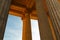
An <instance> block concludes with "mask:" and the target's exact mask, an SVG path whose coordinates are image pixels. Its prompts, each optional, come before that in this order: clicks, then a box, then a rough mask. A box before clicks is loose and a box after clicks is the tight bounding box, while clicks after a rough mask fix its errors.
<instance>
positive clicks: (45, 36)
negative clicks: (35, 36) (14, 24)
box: [0, 0, 60, 40]
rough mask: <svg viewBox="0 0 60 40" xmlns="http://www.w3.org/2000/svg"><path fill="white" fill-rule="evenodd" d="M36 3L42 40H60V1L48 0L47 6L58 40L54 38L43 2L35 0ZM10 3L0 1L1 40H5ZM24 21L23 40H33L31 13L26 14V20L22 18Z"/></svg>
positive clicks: (9, 0) (6, 0)
mask: <svg viewBox="0 0 60 40" xmlns="http://www.w3.org/2000/svg"><path fill="white" fill-rule="evenodd" d="M35 1H36V10H37V16H38V23H39V32H40V35H41V40H59V39H60V16H59V15H60V6H59V3H58V1H57V0H46V5H47V7H48V11H49V13H48V14H49V16H50V19H51V22H52V27H53V29H54V31H53V32H54V33H55V37H56V39H54V37H53V34H52V30H51V28H50V24H49V20H48V16H47V14H46V12H45V10H44V6H43V2H42V0H35ZM10 3H11V0H0V40H3V36H4V31H5V27H6V22H7V17H8V10H9V7H10ZM22 20H23V35H22V40H32V33H31V23H30V13H26V14H25V15H24V18H22Z"/></svg>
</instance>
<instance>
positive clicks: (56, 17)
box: [46, 0, 60, 40]
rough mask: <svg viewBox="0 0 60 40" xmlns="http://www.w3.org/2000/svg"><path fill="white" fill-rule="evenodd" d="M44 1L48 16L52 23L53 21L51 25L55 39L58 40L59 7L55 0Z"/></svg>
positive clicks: (59, 24)
mask: <svg viewBox="0 0 60 40" xmlns="http://www.w3.org/2000/svg"><path fill="white" fill-rule="evenodd" d="M46 3H47V7H48V9H49V14H51V15H50V18H51V20H52V23H53V26H54V29H55V33H56V36H57V40H60V16H59V15H60V12H59V10H60V9H59V8H60V7H58V3H57V0H46ZM50 8H51V9H50ZM51 11H52V12H51ZM51 16H52V17H51Z"/></svg>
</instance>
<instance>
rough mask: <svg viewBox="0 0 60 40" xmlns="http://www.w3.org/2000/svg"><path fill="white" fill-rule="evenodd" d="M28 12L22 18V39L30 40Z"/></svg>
mask: <svg viewBox="0 0 60 40" xmlns="http://www.w3.org/2000/svg"><path fill="white" fill-rule="evenodd" d="M31 34H32V33H31V22H30V14H29V13H26V14H25V16H24V18H23V36H22V40H32V35H31Z"/></svg>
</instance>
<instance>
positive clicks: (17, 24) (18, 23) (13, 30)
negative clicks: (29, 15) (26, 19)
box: [3, 15, 40, 40]
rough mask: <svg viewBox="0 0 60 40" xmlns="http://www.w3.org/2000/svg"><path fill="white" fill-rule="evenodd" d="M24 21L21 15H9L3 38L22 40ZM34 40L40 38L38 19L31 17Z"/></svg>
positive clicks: (6, 39) (5, 39)
mask: <svg viewBox="0 0 60 40" xmlns="http://www.w3.org/2000/svg"><path fill="white" fill-rule="evenodd" d="M22 29H23V21H22V20H21V17H16V16H13V15H9V16H8V20H7V25H6V29H5V34H4V39H3V40H22ZM31 31H32V40H40V34H39V29H38V22H37V20H32V19H31Z"/></svg>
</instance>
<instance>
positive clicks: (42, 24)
mask: <svg viewBox="0 0 60 40" xmlns="http://www.w3.org/2000/svg"><path fill="white" fill-rule="evenodd" d="M42 1H43V0H36V10H37V16H38V23H39V30H40V35H41V40H54V39H53V36H52V32H51V29H50V25H49V22H48V16H47V14H46V12H45V10H44V6H43V2H42Z"/></svg>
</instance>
